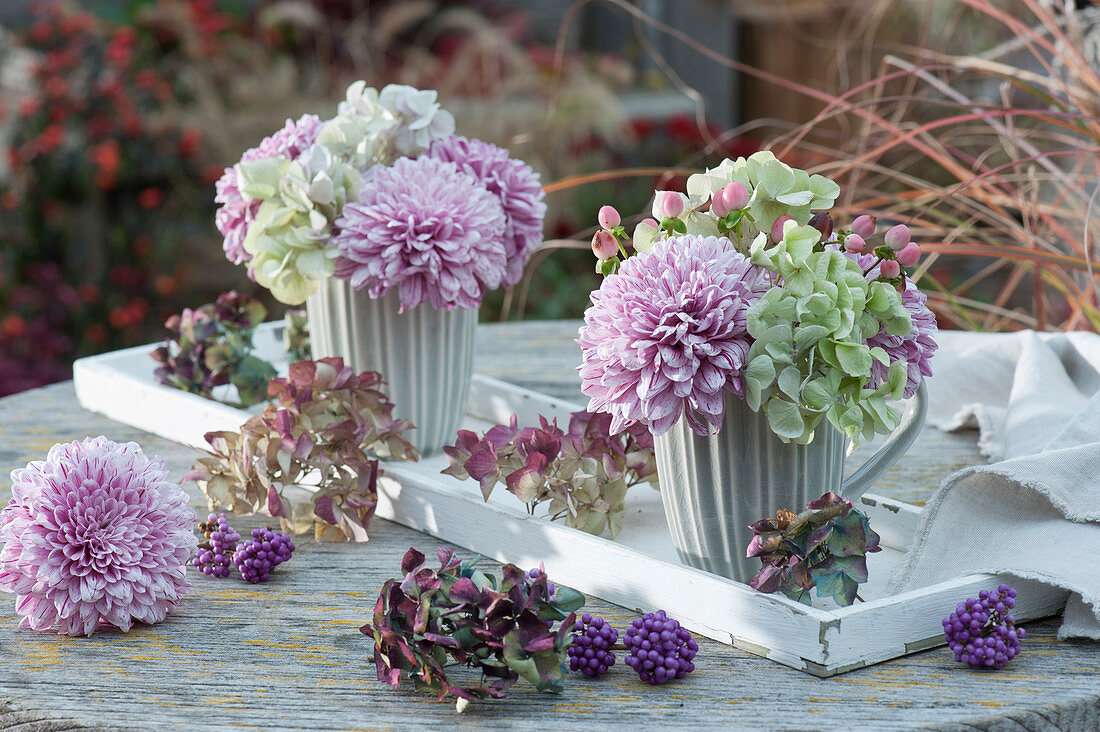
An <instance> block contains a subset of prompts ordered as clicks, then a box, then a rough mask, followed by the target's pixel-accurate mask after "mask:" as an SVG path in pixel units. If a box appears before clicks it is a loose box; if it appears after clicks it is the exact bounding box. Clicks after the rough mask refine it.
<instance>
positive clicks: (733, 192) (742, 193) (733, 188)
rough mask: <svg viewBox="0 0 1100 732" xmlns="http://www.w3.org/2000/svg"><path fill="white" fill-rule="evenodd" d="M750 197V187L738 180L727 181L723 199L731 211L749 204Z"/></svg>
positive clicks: (723, 190)
mask: <svg viewBox="0 0 1100 732" xmlns="http://www.w3.org/2000/svg"><path fill="white" fill-rule="evenodd" d="M750 198H752V194H751V193H749V189H748V188H746V187H745V185H744V184H743V183H738V182H737V181H734V182H732V183H727V184H726V187H725V188H723V189H722V201H723V202H724V203H725V205H726V207H727V208H728V209H729V210H730V211H740V210H741V209H743V208H744V207H745V206H748V205H749V199H750Z"/></svg>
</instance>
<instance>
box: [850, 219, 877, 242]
mask: <svg viewBox="0 0 1100 732" xmlns="http://www.w3.org/2000/svg"><path fill="white" fill-rule="evenodd" d="M852 231H854V232H855V233H857V234H859V235H860V236H861V237H863V238H864V239H867V238H869V237H871V236H874V234H875V217H874V216H868V215H867V214H863V215H862V216H857V217H856V220H855V221H853V222H852Z"/></svg>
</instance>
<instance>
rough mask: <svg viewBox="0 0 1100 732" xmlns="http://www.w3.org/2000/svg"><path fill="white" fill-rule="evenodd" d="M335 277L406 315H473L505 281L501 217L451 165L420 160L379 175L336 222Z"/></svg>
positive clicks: (490, 198) (490, 199)
mask: <svg viewBox="0 0 1100 732" xmlns="http://www.w3.org/2000/svg"><path fill="white" fill-rule="evenodd" d="M336 228H337V230H339V232H340V233H339V234H338V235H337V236H336V237H335V242H336V245H337V248H338V250H339V256H338V257H337V259H336V276H337V277H340V278H343V279H346V280H350V282H351V285H352V287H354V288H355V289H356V290H360V289H362V288H364V287H366V288H368V293H369V294H370V296H371V297H373V298H378V297H382V296H383V295H384V294H386V292H388V291H389V290H390V288H393V287H397V288H398V291H399V293H400V297H401V308H402V309H403V310H405V309H409V308H414V307H416V306H417V305H420V304H421V303H423V302H430V303H431V304H432V307H435V308H437V309H440V310H451V309H453V308H466V309H472V308H477V307H479V306H480V305H481V299H482V297H483V296H484V294H485V292H486V291H487V290H494V289H496V288H498V287H500V283H501V280H502V279H503V277H504V271H505V265H506V256H505V252H504V229H505V223H504V210H503V208H501V205H500V201H498V200H497V198H496V196H494V195H493V194H491V193H489V191H487V190H486V189H485V187H484V186H483V185H481V183H480V182H479V181H478V180H477V179H476V178H474V177H473V176H472V175H470V174H469V173H465V172H463V171H462V170H460V169H459V168H458V166H457V165H456V164H455V163H450V162H446V161H443V160H436V159H435V158H431V157H427V156H422V157H419V158H399V159H398V160H397V161H396V162H395V163H394V164H393V165H392V166H391V167H388V168H386V167H383V168H376V169H375V171H374V173H373V175H371V176H369V177H368V179H367V180H366V181H364V184H363V187H362V189H361V190H360V192H359V199H358V201H357V202H355V203H348V205H346V206H345V207H344V213H343V216H342V217H341V218H340V219H338V220H337V221H336Z"/></svg>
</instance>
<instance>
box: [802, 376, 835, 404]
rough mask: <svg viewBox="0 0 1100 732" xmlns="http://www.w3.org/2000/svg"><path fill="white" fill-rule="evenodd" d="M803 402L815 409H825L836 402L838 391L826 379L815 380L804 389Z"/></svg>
mask: <svg viewBox="0 0 1100 732" xmlns="http://www.w3.org/2000/svg"><path fill="white" fill-rule="evenodd" d="M802 400H803V401H804V402H805V403H806V405H807V406H809V407H812V408H813V409H825V408H826V407H828V406H829V405H830V404H832V403H833V402H835V401H836V390H835V389H831V388H830V386H829V384H828V382H827V381H826V380H825V379H814V380H813V381H811V382H809V383H808V384H806V386H805V387H803V389H802Z"/></svg>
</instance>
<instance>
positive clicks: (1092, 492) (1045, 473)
mask: <svg viewBox="0 0 1100 732" xmlns="http://www.w3.org/2000/svg"><path fill="white" fill-rule="evenodd" d="M939 341H940V346H941V348H940V351H939V352H937V354H936V356H935V358H934V360H933V362H932V366H933V371H934V372H935V376H933V377H932V378H931V379H929V382H928V392H929V409H928V419H927V421H928V423H929V424H932V425H933V426H936V427H939V428H940V429H945V430H953V429H959V428H961V427H967V426H976V427H978V429H979V430H980V439H979V447H980V449H981V450H982V452H983V453H984V454H986V455H987V456H989V458H990V460H991V461H994V462H991V464H989V465H978V466H972V467H969V468H966V469H964V470H960V471H958V472H956V473H954V474H952V475H950V476H948V477H947V479H945V480H944V482H943V484H942V485H941V486H940V488H939V490H938V491H937V492H936V493H935V495H933V496H932V498H931V499H930V500H929V502H928V504H927V505H926V507H925V510H924V513H923V515H922V516H921V521H920V524H919V526H918V528H917V534H916V537H915V539H914V542H913V545H912V546H911V547H910V550H909V553H908V555H907V556H906V558H905V561H904V562H903V563H902V565H901V566H900V567H899V569H898V573H897V575H896V576H895V578H894V581H893V590H894V591H898V592H900V591H904V590H909V589H913V588H916V587H923V586H926V585H929V584H933V583H935V582H940V581H943V580H946V579H950V578H952V577H958V576H960V575H965V574H973V573H990V574H1011V575H1014V576H1017V577H1023V578H1026V579H1035V580H1039V581H1042V582H1046V583H1049V584H1052V585H1056V586H1058V587H1063V588H1065V589H1067V590H1069V591H1070V592H1071V593H1073V594H1071V596H1070V600H1069V602H1068V603H1067V606H1066V614H1065V620H1064V623H1063V626H1062V629H1061V631H1060V632H1059V637H1063V638H1065V637H1088V638H1093V639H1100V561H1098V558H1100V336H1097V335H1095V334H1092V333H1065V334H1062V333H1035V332H1032V331H1024V332H1020V333H1005V334H975V333H960V332H952V331H941V332H940V338H939ZM960 599H962V598H960Z"/></svg>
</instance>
